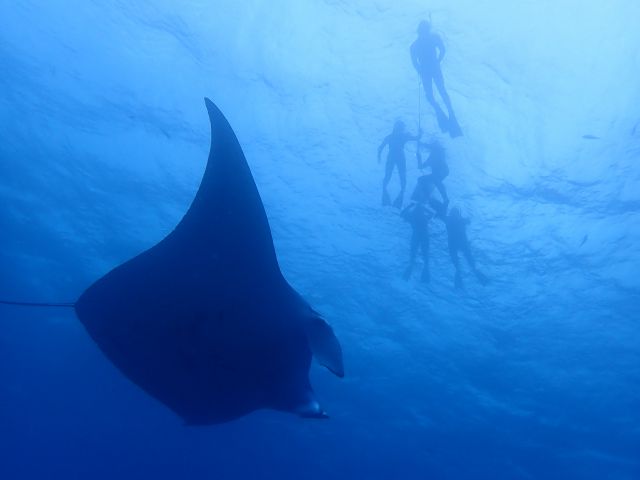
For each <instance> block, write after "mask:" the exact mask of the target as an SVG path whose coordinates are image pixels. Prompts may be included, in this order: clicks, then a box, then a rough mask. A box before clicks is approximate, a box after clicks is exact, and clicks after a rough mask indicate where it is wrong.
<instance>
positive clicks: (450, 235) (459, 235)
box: [429, 199, 488, 288]
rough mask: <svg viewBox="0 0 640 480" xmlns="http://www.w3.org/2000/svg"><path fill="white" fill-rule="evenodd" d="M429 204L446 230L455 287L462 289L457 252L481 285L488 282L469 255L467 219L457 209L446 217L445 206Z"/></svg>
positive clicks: (434, 201)
mask: <svg viewBox="0 0 640 480" xmlns="http://www.w3.org/2000/svg"><path fill="white" fill-rule="evenodd" d="M429 204H430V205H431V207H432V208H433V209H434V210H435V212H436V217H438V218H439V219H440V220H442V221H443V222H444V224H445V226H446V228H447V240H448V244H449V255H450V256H451V261H452V262H453V266H454V267H455V269H456V276H455V286H456V288H462V275H461V273H460V262H459V260H458V252H462V253H463V255H464V256H465V257H466V259H467V262H468V263H469V266H470V267H471V269H472V270H473V273H474V274H475V275H476V277H477V278H478V281H479V282H480V283H481V284H482V285H486V284H487V282H488V279H487V277H486V276H485V275H484V274H483V273H481V272H480V271H479V270H478V269H477V268H476V262H475V259H474V258H473V255H472V254H471V248H470V246H469V240H468V239H467V225H468V224H469V219H468V218H463V217H462V215H461V214H460V210H459V209H458V208H452V209H451V211H450V212H449V214H448V215H447V206H446V205H445V204H443V203H442V202H440V201H438V200H435V199H430V200H429Z"/></svg>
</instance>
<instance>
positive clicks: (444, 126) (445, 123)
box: [435, 106, 449, 133]
mask: <svg viewBox="0 0 640 480" xmlns="http://www.w3.org/2000/svg"><path fill="white" fill-rule="evenodd" d="M435 111H436V119H437V120H438V127H440V130H441V131H442V133H446V132H448V131H449V119H448V118H447V116H446V115H445V113H444V112H443V111H442V109H441V108H440V107H439V106H436V108H435Z"/></svg>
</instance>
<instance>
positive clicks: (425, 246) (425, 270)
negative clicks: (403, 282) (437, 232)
mask: <svg viewBox="0 0 640 480" xmlns="http://www.w3.org/2000/svg"><path fill="white" fill-rule="evenodd" d="M420 248H421V249H422V260H423V261H424V265H423V267H422V276H421V277H420V280H422V281H423V282H425V283H429V280H430V274H429V232H428V231H427V230H425V231H424V232H422V233H421V235H420Z"/></svg>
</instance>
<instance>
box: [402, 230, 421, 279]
mask: <svg viewBox="0 0 640 480" xmlns="http://www.w3.org/2000/svg"><path fill="white" fill-rule="evenodd" d="M418 245H419V243H418V235H417V234H416V230H415V228H414V229H413V232H412V233H411V247H410V250H409V266H408V267H407V269H406V270H405V271H404V279H405V280H409V278H410V277H411V272H412V271H413V264H414V263H415V260H416V255H417V253H418Z"/></svg>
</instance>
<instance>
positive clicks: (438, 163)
mask: <svg viewBox="0 0 640 480" xmlns="http://www.w3.org/2000/svg"><path fill="white" fill-rule="evenodd" d="M423 148H424V149H427V150H429V157H428V158H427V159H426V160H425V161H424V162H423V161H422V154H421V153H420V150H421V149H423ZM416 158H417V159H418V168H420V169H421V170H422V169H423V168H425V167H430V168H431V174H429V175H423V176H421V177H420V178H419V179H418V185H417V186H416V189H415V191H414V193H413V197H412V198H413V200H416V201H423V202H426V201H427V199H428V198H429V195H430V194H431V190H432V189H433V186H434V185H435V187H436V188H437V189H438V191H439V192H440V195H441V196H442V201H443V202H444V204H445V205H448V203H449V197H448V196H447V189H446V188H444V184H443V183H442V181H443V180H444V179H445V178H446V177H447V175H449V166H448V165H447V159H446V156H445V151H444V148H443V147H442V145H441V144H440V143H439V142H438V141H437V140H436V141H434V142H431V143H422V142H418V149H417V150H416Z"/></svg>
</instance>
